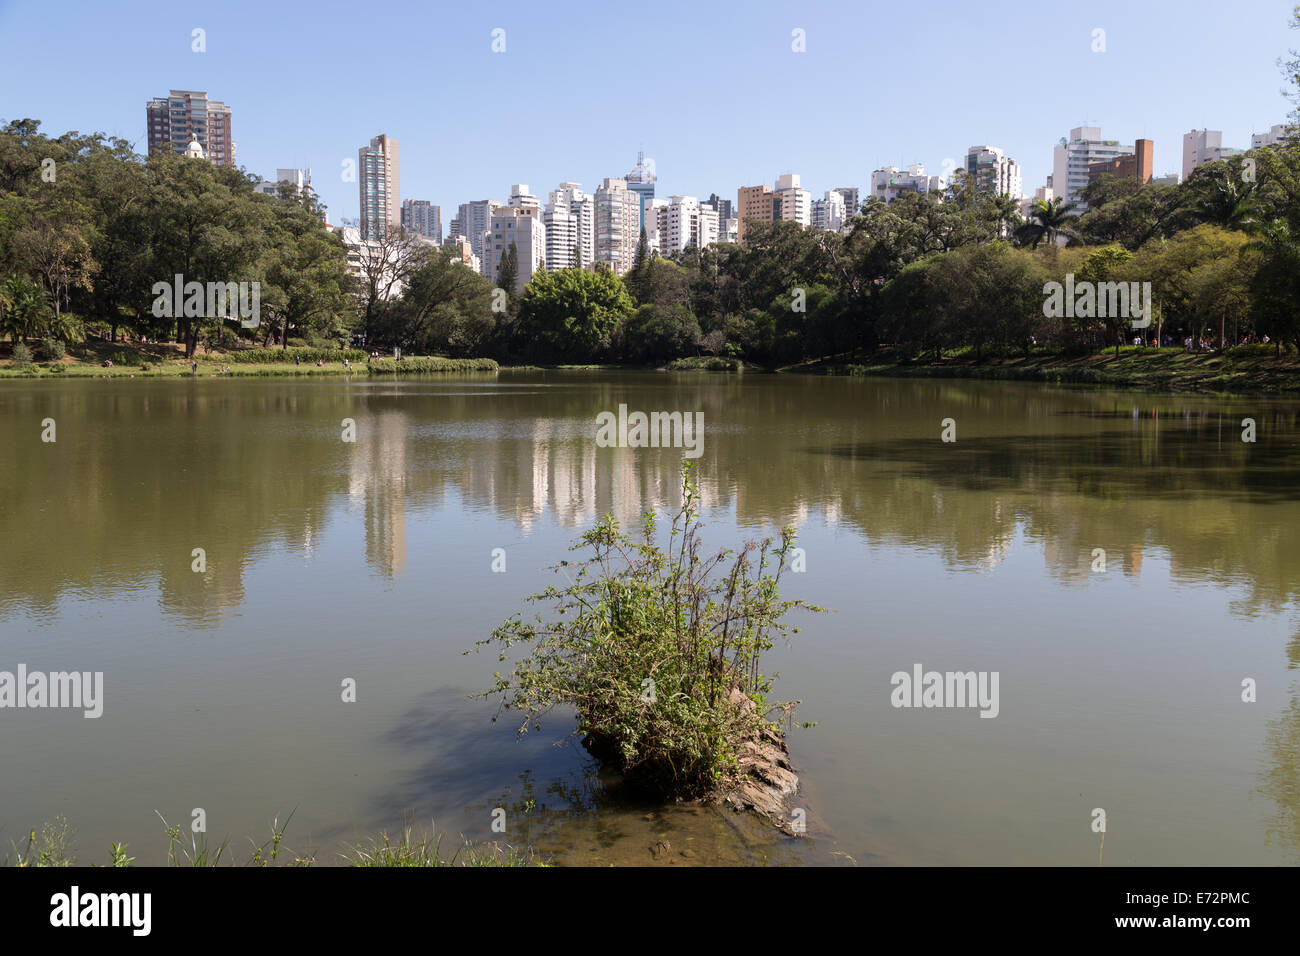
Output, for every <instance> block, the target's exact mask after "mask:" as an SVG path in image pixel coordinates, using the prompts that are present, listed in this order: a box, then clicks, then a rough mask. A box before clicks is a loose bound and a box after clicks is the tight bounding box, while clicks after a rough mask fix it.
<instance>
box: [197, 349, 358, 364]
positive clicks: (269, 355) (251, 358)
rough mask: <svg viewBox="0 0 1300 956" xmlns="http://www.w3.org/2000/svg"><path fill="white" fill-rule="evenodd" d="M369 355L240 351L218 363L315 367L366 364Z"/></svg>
mask: <svg viewBox="0 0 1300 956" xmlns="http://www.w3.org/2000/svg"><path fill="white" fill-rule="evenodd" d="M367 354H368V353H367V352H365V351H364V350H362V349H332V348H323V349H322V348H297V349H239V350H238V351H234V352H229V353H227V354H225V355H222V356H220V357H219V358H218V361H220V362H223V363H227V364H230V365H236V364H244V363H256V364H258V365H261V364H263V363H266V362H292V361H294V359H298V360H299V361H301V362H304V363H307V362H310V363H312V364H313V365H314V364H315V363H316V362H317V361H321V362H342V361H343V360H344V359H347V360H348V361H349V362H364V361H365V360H366V356H367Z"/></svg>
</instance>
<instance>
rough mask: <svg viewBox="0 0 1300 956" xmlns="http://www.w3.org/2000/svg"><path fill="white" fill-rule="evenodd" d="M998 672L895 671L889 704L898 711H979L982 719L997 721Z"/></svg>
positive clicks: (891, 683) (919, 666)
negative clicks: (964, 709)
mask: <svg viewBox="0 0 1300 956" xmlns="http://www.w3.org/2000/svg"><path fill="white" fill-rule="evenodd" d="M998 676H999V675H998V672H997V671H944V672H940V671H924V673H923V672H922V668H921V665H920V664H913V665H912V672H911V673H910V674H909V673H908V672H907V671H895V672H894V675H893V676H892V677H890V679H889V683H890V685H891V686H892V687H893V688H894V689H893V690H892V691H891V692H890V694H889V702H890V704H892V705H893V706H894V707H895V708H898V707H978V708H979V711H980V716H981V717H996V716H997V715H998V711H999V710H1000V709H1001V706H1000V704H999V703H998Z"/></svg>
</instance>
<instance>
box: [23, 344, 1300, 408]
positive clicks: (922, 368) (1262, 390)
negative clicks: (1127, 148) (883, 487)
mask: <svg viewBox="0 0 1300 956" xmlns="http://www.w3.org/2000/svg"><path fill="white" fill-rule="evenodd" d="M250 351H251V350H244V351H243V352H239V351H236V352H229V353H224V352H212V353H207V354H203V355H201V356H198V357H197V358H196V359H186V358H184V356H183V355H182V354H181V352H180V350H179V346H175V345H172V344H148V345H134V344H133V345H127V344H124V343H106V342H94V343H89V342H88V343H86V344H84V345H80V346H75V347H73V348H72V350H71V352H70V354H69V355H68V356H66V357H65V358H63V359H61V360H59V361H57V362H55V361H48V360H47V361H38V362H33V363H31V364H30V365H27V366H25V367H19V366H16V365H15V364H14V362H13V361H12V359H8V358H5V359H0V379H11V378H17V379H44V380H48V379H54V378H78V379H86V378H95V379H113V378H173V379H181V378H248V377H254V378H260V377H307V378H320V377H330V378H352V377H357V376H370V375H402V376H405V375H420V374H434V375H440V374H446V373H463V372H486V373H496V372H509V373H512V374H519V373H534V372H627V373H641V372H648V371H668V372H684V371H708V372H742V371H749V372H751V373H757V374H763V373H773V372H779V373H782V374H787V375H789V374H801V375H834V376H850V377H878V378H960V379H973V380H988V381H1020V382H1041V383H1044V384H1055V385H1091V386H1100V387H1106V388H1119V389H1136V390H1141V391H1154V392H1171V393H1178V392H1187V393H1203V394H1242V395H1255V394H1280V395H1293V394H1297V393H1300V357H1298V356H1297V355H1296V354H1295V353H1293V352H1291V351H1289V350H1287V351H1284V352H1283V353H1282V355H1281V356H1278V355H1276V352H1275V348H1274V346H1272V345H1247V346H1237V347H1234V348H1230V349H1226V350H1223V351H1219V352H1188V351H1186V350H1185V349H1181V348H1163V349H1154V348H1140V347H1133V346H1126V347H1124V348H1122V349H1121V350H1120V353H1119V355H1118V356H1116V354H1115V352H1114V350H1109V349H1108V350H1106V351H1103V352H1094V353H1087V354H1082V355H1079V354H1073V355H1065V354H1060V353H1049V352H1046V351H1036V352H1034V353H1033V354H1031V355H1030V356H1029V357H1028V358H1025V357H1023V356H1017V357H1000V358H988V359H984V360H978V361H977V360H975V359H974V358H972V357H971V356H970V352H969V351H968V350H963V351H958V352H954V353H951V354H949V355H947V356H945V358H944V359H943V360H942V361H933V360H931V361H907V360H904V359H902V358H900V357H898V356H897V355H895V354H893V353H891V352H889V351H883V352H881V353H878V354H877V355H875V356H871V357H867V358H864V359H860V360H858V361H846V360H844V359H843V358H838V359H834V360H831V359H826V360H822V361H818V362H809V363H804V364H801V365H795V366H786V367H782V368H776V369H764V368H762V367H760V366H756V365H752V364H742V363H740V362H739V361H737V360H734V359H721V358H694V359H677V360H675V361H673V362H670V363H667V364H666V365H662V366H658V367H656V366H653V365H608V364H606V365H566V364H559V365H534V364H518V365H500V364H498V363H497V362H496V361H495V360H494V359H487V358H479V359H447V358H442V357H440V356H432V357H417V356H409V357H406V358H404V359H403V360H402V361H401V362H397V361H395V360H394V359H393V358H391V357H389V356H385V357H382V358H377V359H372V360H371V361H366V359H365V357H364V355H365V353H364V352H359V351H358V350H350V351H349V352H348V353H347V354H349V355H351V354H353V353H356V354H358V355H360V356H361V358H359V359H355V358H353V359H349V361H348V364H347V365H346V366H345V365H344V364H343V361H342V359H341V358H337V357H333V358H331V359H329V360H322V361H321V364H317V363H316V360H315V358H314V356H316V355H317V354H320V350H312V349H298V350H296V351H297V352H299V353H301V354H304V355H311V356H313V358H312V360H310V361H309V360H305V359H304V360H302V361H301V362H300V363H296V362H294V361H293V356H294V354H295V350H294V349H290V350H288V351H287V352H283V351H280V350H274V349H272V350H256V352H257V353H258V357H259V358H261V359H265V360H258V361H249V360H248V358H249V352H250ZM276 353H278V354H276ZM338 354H339V355H342V354H344V353H342V352H339V353H338ZM269 356H273V357H271V358H268V357H269ZM106 360H108V361H112V362H113V365H111V366H106V365H105V364H104V362H105V361H106ZM193 362H197V366H198V367H197V370H195V369H194V368H193V365H192V363H193Z"/></svg>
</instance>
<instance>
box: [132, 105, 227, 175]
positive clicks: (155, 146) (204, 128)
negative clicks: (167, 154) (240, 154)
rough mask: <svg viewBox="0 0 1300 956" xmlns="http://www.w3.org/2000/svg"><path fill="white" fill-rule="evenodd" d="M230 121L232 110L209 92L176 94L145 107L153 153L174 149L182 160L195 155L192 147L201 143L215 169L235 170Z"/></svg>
mask: <svg viewBox="0 0 1300 956" xmlns="http://www.w3.org/2000/svg"><path fill="white" fill-rule="evenodd" d="M230 118H231V111H230V107H229V106H227V105H226V104H225V103H220V102H218V101H216V100H210V99H208V94H207V93H205V92H199V91H197V90H172V91H171V93H170V94H169V95H167V96H159V97H156V98H155V99H152V100H150V101H149V102H148V103H146V104H145V129H146V132H147V133H148V140H149V152H151V153H152V152H156V151H158V150H165V149H170V150H171V151H172V152H174V153H176V154H177V155H178V156H185V155H193V152H192V151H190V144H191V143H198V144H199V146H200V147H201V149H202V151H203V152H202V155H203V158H204V159H207V160H208V161H209V162H210V163H212V164H213V165H214V166H234V165H235V141H234V139H233V138H232V133H231V122H230Z"/></svg>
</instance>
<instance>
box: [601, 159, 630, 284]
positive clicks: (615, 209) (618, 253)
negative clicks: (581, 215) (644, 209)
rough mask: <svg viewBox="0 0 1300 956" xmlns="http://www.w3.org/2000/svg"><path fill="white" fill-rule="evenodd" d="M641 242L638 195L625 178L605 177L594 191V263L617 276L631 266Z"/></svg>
mask: <svg viewBox="0 0 1300 956" xmlns="http://www.w3.org/2000/svg"><path fill="white" fill-rule="evenodd" d="M640 241H641V196H639V195H638V194H637V193H635V192H633V191H632V190H631V189H629V188H628V182H627V180H626V179H606V180H604V181H603V182H602V183H601V184H600V188H599V189H597V190H596V262H597V263H602V262H603V263H606V264H607V265H608V266H609V267H610V268H611V269H613V270H614V272H615V274H616V275H622V274H623V273H625V272H627V270H628V269H630V268H632V264H633V262H634V261H635V259H636V247H637V245H638V244H639V243H640Z"/></svg>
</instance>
